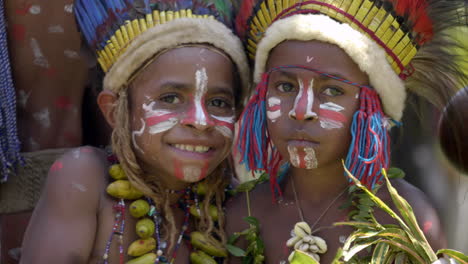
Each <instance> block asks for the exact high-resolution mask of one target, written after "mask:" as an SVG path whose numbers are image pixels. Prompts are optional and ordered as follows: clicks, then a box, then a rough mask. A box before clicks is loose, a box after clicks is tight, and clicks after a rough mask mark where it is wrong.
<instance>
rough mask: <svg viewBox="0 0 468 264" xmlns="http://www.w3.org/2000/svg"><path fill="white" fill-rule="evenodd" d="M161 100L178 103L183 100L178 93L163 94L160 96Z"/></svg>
mask: <svg viewBox="0 0 468 264" xmlns="http://www.w3.org/2000/svg"><path fill="white" fill-rule="evenodd" d="M159 100H160V101H163V102H165V103H168V104H178V103H180V102H181V100H180V98H179V96H178V95H176V94H167V95H163V96H161V97H160V98H159Z"/></svg>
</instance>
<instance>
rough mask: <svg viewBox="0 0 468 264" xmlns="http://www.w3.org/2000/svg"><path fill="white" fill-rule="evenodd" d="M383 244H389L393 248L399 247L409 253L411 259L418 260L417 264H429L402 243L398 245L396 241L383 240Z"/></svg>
mask: <svg viewBox="0 0 468 264" xmlns="http://www.w3.org/2000/svg"><path fill="white" fill-rule="evenodd" d="M382 242H383V243H387V244H389V245H391V246H394V247H397V248H399V249H401V250H403V251H405V252H407V253H408V254H409V255H410V256H411V257H413V258H414V259H416V261H417V263H428V262H427V261H425V260H424V259H423V258H422V257H421V256H420V255H419V254H418V253H417V252H416V251H415V250H414V249H413V248H409V247H407V246H405V245H403V244H402V243H398V242H396V241H394V240H382Z"/></svg>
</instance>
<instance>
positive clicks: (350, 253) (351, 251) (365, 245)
mask: <svg viewBox="0 0 468 264" xmlns="http://www.w3.org/2000/svg"><path fill="white" fill-rule="evenodd" d="M379 241H380V240H378V239H377V240H373V241H371V242H366V243H359V244H357V245H355V246H353V247H352V248H350V249H349V250H346V247H344V248H343V257H344V261H345V262H346V261H348V260H350V259H351V258H352V257H353V256H354V255H356V254H357V253H359V252H360V251H362V250H364V249H366V248H368V247H370V246H372V245H374V244H377V243H378V242H379Z"/></svg>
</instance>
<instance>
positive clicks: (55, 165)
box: [50, 160, 63, 172]
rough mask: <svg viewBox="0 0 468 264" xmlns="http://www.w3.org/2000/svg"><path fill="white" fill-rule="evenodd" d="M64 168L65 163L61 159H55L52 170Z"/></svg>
mask: <svg viewBox="0 0 468 264" xmlns="http://www.w3.org/2000/svg"><path fill="white" fill-rule="evenodd" d="M61 169H63V163H62V162H61V161H59V160H57V161H55V162H54V164H52V166H51V167H50V172H56V171H59V170H61Z"/></svg>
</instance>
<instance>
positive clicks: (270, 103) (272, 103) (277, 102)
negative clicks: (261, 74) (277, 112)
mask: <svg viewBox="0 0 468 264" xmlns="http://www.w3.org/2000/svg"><path fill="white" fill-rule="evenodd" d="M280 104H281V100H280V99H279V98H276V97H270V98H268V106H270V107H271V106H275V105H280Z"/></svg>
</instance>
